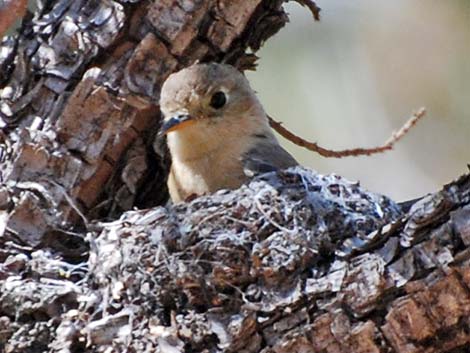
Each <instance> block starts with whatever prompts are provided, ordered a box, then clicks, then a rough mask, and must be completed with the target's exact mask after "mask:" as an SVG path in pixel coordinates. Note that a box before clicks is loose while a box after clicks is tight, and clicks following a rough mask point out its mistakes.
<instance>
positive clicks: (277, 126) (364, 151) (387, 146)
mask: <svg viewBox="0 0 470 353" xmlns="http://www.w3.org/2000/svg"><path fill="white" fill-rule="evenodd" d="M425 115H426V109H425V108H421V109H420V110H418V111H417V112H416V113H414V114H413V115H412V116H411V117H410V118H409V119H408V121H407V122H406V123H405V124H404V125H403V126H402V127H401V128H400V130H398V131H397V132H394V133H393V134H392V136H390V138H389V139H388V140H387V141H385V143H384V144H383V145H382V146H378V147H372V148H352V149H347V150H339V151H333V150H329V149H327V148H323V147H321V146H319V145H318V144H317V143H315V142H310V141H307V140H304V139H303V138H301V137H300V136H297V135H295V134H293V133H292V132H290V131H289V130H287V129H286V128H285V127H283V126H282V123H280V122H278V121H275V120H273V119H272V118H271V117H270V116H268V119H269V124H270V125H271V127H272V128H273V129H274V130H276V131H277V132H278V133H279V134H280V135H281V136H283V137H284V138H286V139H288V140H289V141H291V142H293V143H295V144H296V145H298V146H301V147H304V148H306V149H308V150H310V151H313V152H317V153H318V154H320V155H321V156H323V157H333V158H342V157H350V156H364V155H367V156H369V155H371V154H376V153H383V152H385V151H388V150H391V149H392V148H393V146H394V145H395V143H397V142H398V141H399V140H401V138H402V137H403V136H405V135H406V134H407V132H408V131H409V130H410V129H411V128H412V127H413V126H414V125H416V123H417V122H418V121H419V120H420V119H421V118H422V117H424V116H425Z"/></svg>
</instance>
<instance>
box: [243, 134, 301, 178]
mask: <svg viewBox="0 0 470 353" xmlns="http://www.w3.org/2000/svg"><path fill="white" fill-rule="evenodd" d="M242 164H243V172H244V173H245V175H246V176H248V177H250V178H251V177H253V176H255V175H257V174H262V173H268V172H272V171H276V170H279V169H286V168H289V167H293V166H296V165H298V163H297V161H296V160H295V159H294V157H292V156H291V155H290V154H289V152H287V151H286V150H285V149H284V148H282V147H281V146H280V145H279V144H278V143H277V141H275V140H274V141H273V140H270V139H269V140H268V141H260V142H259V143H257V144H255V145H254V146H253V147H252V148H251V149H250V150H249V151H248V152H246V153H245V154H244V155H243V156H242Z"/></svg>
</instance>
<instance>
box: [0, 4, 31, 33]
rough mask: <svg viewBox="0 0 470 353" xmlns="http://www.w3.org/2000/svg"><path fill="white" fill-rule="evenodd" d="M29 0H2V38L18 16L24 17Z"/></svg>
mask: <svg viewBox="0 0 470 353" xmlns="http://www.w3.org/2000/svg"><path fill="white" fill-rule="evenodd" d="M27 8H28V0H3V1H1V0H0V39H1V37H2V36H3V35H4V34H5V32H6V31H7V30H8V28H10V26H11V25H12V24H13V23H15V21H16V20H17V19H18V18H23V16H24V14H25V13H26V9H27Z"/></svg>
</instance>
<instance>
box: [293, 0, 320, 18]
mask: <svg viewBox="0 0 470 353" xmlns="http://www.w3.org/2000/svg"><path fill="white" fill-rule="evenodd" d="M295 1H296V2H298V3H299V4H300V5H302V6H306V7H308V9H309V10H310V12H311V13H312V15H313V18H314V19H315V21H320V11H321V8H319V7H318V6H317V4H316V3H315V1H312V0H295Z"/></svg>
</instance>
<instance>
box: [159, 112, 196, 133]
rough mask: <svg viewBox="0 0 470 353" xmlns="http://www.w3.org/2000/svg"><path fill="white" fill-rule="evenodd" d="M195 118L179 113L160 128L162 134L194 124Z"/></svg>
mask: <svg viewBox="0 0 470 353" xmlns="http://www.w3.org/2000/svg"><path fill="white" fill-rule="evenodd" d="M194 122H195V119H194V118H193V117H192V116H190V115H186V114H185V115H177V116H173V117H171V118H170V119H168V120H166V121H164V122H163V125H162V127H161V129H160V135H166V134H167V133H169V132H171V131H175V130H179V129H182V128H184V127H186V126H188V125H192V124H194Z"/></svg>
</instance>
